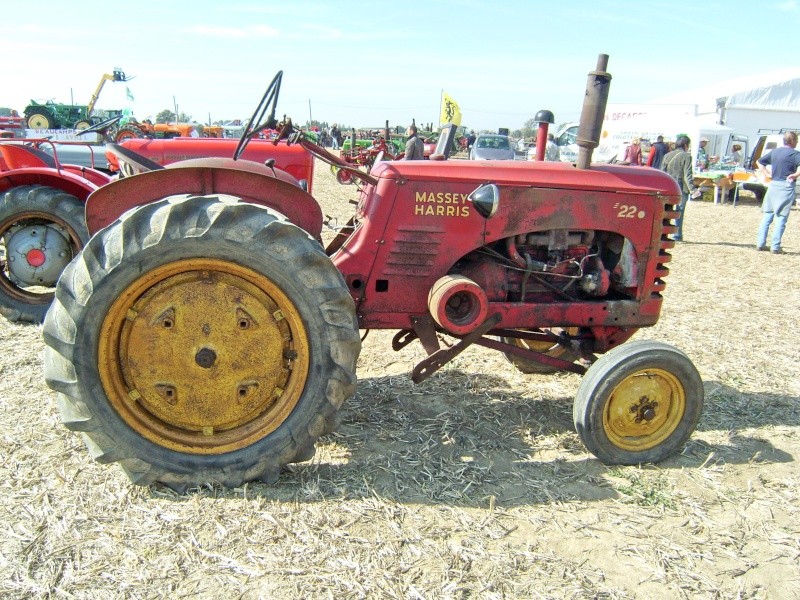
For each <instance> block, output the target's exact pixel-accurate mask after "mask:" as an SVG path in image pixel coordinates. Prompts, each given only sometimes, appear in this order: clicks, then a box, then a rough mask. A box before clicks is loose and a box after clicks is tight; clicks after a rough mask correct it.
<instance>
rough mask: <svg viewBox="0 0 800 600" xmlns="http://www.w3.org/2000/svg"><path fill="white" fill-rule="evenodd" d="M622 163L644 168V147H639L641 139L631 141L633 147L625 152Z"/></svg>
mask: <svg viewBox="0 0 800 600" xmlns="http://www.w3.org/2000/svg"><path fill="white" fill-rule="evenodd" d="M622 162H623V163H628V164H629V165H633V166H635V167H641V166H642V147H641V146H640V145H639V138H633V140H631V145H630V146H628V149H627V150H626V151H625V158H624V159H623V161H622Z"/></svg>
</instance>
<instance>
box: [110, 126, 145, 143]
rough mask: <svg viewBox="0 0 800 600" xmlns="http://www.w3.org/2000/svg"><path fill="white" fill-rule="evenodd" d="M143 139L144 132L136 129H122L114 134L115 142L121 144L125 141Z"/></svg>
mask: <svg viewBox="0 0 800 600" xmlns="http://www.w3.org/2000/svg"><path fill="white" fill-rule="evenodd" d="M140 137H142V132H141V131H140V130H139V129H137V128H136V127H122V128H121V129H119V130H118V131H117V132H116V133H115V134H114V141H115V142H116V143H117V144H119V143H121V142H123V141H125V140H130V139H135V138H140Z"/></svg>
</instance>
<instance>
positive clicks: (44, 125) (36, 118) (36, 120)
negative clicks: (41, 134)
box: [28, 115, 50, 129]
mask: <svg viewBox="0 0 800 600" xmlns="http://www.w3.org/2000/svg"><path fill="white" fill-rule="evenodd" d="M28 125H29V126H30V127H31V129H49V128H50V121H49V119H48V118H47V117H45V116H44V115H33V116H32V117H31V118H30V120H29V121H28Z"/></svg>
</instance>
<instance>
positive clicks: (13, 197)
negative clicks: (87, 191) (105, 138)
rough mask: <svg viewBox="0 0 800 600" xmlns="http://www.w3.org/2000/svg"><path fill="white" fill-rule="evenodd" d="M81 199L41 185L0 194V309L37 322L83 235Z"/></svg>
mask: <svg viewBox="0 0 800 600" xmlns="http://www.w3.org/2000/svg"><path fill="white" fill-rule="evenodd" d="M83 210H84V206H83V202H81V201H80V200H78V199H77V198H76V197H75V196H72V195H70V194H67V193H65V192H62V191H61V190H57V189H55V188H51V187H46V186H42V185H24V186H19V187H15V188H11V189H10V190H8V191H6V192H4V193H3V194H2V196H0V314H2V315H3V316H4V317H5V318H6V319H8V320H9V321H26V322H30V323H41V322H42V321H44V316H45V313H46V312H47V309H48V308H49V306H50V303H51V302H52V301H53V293H54V291H55V286H56V282H57V281H58V278H59V276H60V275H61V272H62V271H63V270H64V268H65V267H66V266H67V264H68V263H69V262H70V261H71V260H72V258H73V257H74V256H75V255H76V254H78V252H79V251H80V249H81V248H82V247H83V245H84V244H85V243H86V241H87V240H88V239H89V232H88V230H87V229H86V221H85V219H84V216H83Z"/></svg>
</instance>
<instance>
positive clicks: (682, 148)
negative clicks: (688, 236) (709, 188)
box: [661, 135, 700, 242]
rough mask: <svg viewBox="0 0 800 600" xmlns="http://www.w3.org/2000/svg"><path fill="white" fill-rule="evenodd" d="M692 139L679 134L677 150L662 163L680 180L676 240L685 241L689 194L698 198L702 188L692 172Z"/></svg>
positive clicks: (665, 168)
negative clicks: (684, 216) (684, 233)
mask: <svg viewBox="0 0 800 600" xmlns="http://www.w3.org/2000/svg"><path fill="white" fill-rule="evenodd" d="M690 144H691V140H689V138H688V137H687V136H685V135H682V136H679V137H678V139H677V140H675V150H673V151H672V152H669V153H667V154H666V155H665V156H664V160H663V161H662V163H661V170H662V171H666V173H667V174H668V175H669V176H670V177H672V178H673V179H674V180H675V181H677V182H678V186H679V187H680V188H681V201H680V204H679V205H678V212H679V213H680V214H679V215H678V218H677V219H676V220H675V226H676V227H677V228H678V231H677V233H675V235H674V236H673V238H672V239H673V240H675V241H676V242H682V241H683V213H684V211H685V210H686V203H687V202H688V201H689V196H690V195H691V197H692V198H697V197H699V196H700V190H699V188H698V187H697V186H696V185H695V183H694V173H693V172H692V155H691V154H689V146H690Z"/></svg>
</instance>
